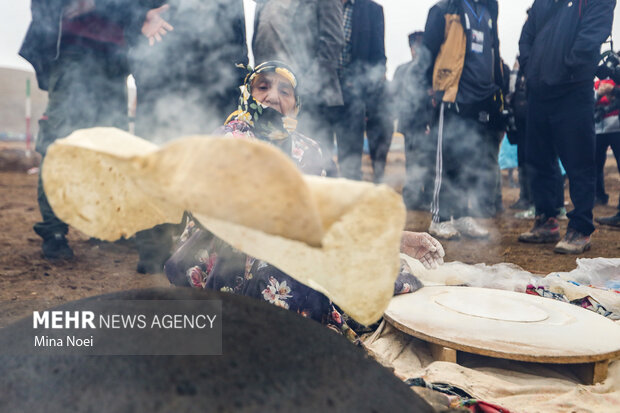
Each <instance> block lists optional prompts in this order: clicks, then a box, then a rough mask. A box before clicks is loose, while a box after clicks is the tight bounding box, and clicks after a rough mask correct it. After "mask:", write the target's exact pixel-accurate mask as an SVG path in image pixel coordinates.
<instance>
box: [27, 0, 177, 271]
mask: <svg viewBox="0 0 620 413" xmlns="http://www.w3.org/2000/svg"><path fill="white" fill-rule="evenodd" d="M122 3H123V4H121V2H119V1H110V0H73V1H61V0H55V1H48V0H45V1H44V0H33V1H32V4H31V8H32V22H31V23H30V27H29V28H28V32H27V33H26V37H25V39H24V41H23V43H22V47H21V49H20V51H19V54H20V55H21V56H23V57H24V58H25V59H26V60H28V61H29V62H30V63H31V64H32V66H33V67H34V69H35V71H36V74H37V81H38V84H39V88H41V89H42V90H47V91H48V104H47V109H46V110H45V115H44V117H43V118H42V119H41V121H40V130H39V136H38V137H37V144H36V149H37V151H38V152H39V153H41V155H42V156H43V157H45V153H46V152H47V147H48V146H49V145H50V144H52V143H53V142H54V141H55V140H56V139H59V138H64V137H65V136H67V135H69V134H70V133H71V132H73V131H74V130H76V129H82V128H90V127H94V126H114V127H118V128H122V129H127V127H128V119H127V91H126V83H127V76H128V74H129V68H128V65H127V60H126V58H127V56H126V51H127V50H126V44H127V43H126V39H127V37H128V36H131V35H132V33H136V34H139V33H140V31H142V34H143V35H144V36H146V37H148V38H149V39H153V40H152V41H154V39H155V37H157V38H158V39H161V35H163V34H165V33H166V32H167V31H168V30H170V29H171V27H170V26H169V25H168V24H167V22H166V21H165V20H163V19H161V17H160V16H159V14H160V13H161V12H162V11H163V10H161V9H157V10H150V11H149V10H148V8H145V7H141V6H140V5H139V4H138V3H137V2H122ZM125 3H126V4H125ZM76 173H79V171H76ZM37 200H38V203H39V209H40V211H41V216H42V218H43V220H42V221H41V222H38V223H36V224H35V225H34V231H35V232H36V233H37V234H38V235H39V236H40V237H41V238H43V245H42V250H43V256H44V257H45V258H47V259H69V258H72V257H73V251H72V249H71V247H69V244H68V243H67V239H66V235H67V232H68V229H69V228H68V226H67V224H65V223H64V222H62V221H61V220H60V219H58V217H56V215H55V214H54V211H53V210H52V208H51V207H50V205H49V203H48V201H47V197H46V196H45V192H44V190H43V185H42V182H41V176H40V175H39V182H38V187H37Z"/></svg>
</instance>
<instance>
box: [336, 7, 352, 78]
mask: <svg viewBox="0 0 620 413" xmlns="http://www.w3.org/2000/svg"><path fill="white" fill-rule="evenodd" d="M354 5H355V0H347V1H346V2H345V3H344V6H343V18H344V21H343V27H344V42H345V43H344V47H343V48H342V53H341V54H340V60H339V62H338V69H339V70H340V71H342V69H343V68H345V67H347V65H348V64H349V63H350V62H351V50H352V43H351V33H352V32H353V6H354Z"/></svg>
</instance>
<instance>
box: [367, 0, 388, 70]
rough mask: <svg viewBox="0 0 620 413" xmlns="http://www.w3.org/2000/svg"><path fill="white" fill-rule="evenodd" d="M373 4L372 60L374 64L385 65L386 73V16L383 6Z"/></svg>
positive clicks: (377, 65)
mask: <svg viewBox="0 0 620 413" xmlns="http://www.w3.org/2000/svg"><path fill="white" fill-rule="evenodd" d="M371 4H372V3H371ZM372 5H373V6H374V7H373V8H374V10H372V13H371V15H372V19H371V21H372V23H373V26H372V28H371V31H370V39H371V44H370V61H371V62H372V64H373V66H376V67H383V71H384V73H385V63H386V62H387V58H386V57H385V18H384V16H383V6H381V5H379V4H376V3H374V4H372Z"/></svg>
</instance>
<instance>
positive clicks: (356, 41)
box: [347, 0, 387, 84]
mask: <svg viewBox="0 0 620 413" xmlns="http://www.w3.org/2000/svg"><path fill="white" fill-rule="evenodd" d="M386 61H387V58H386V57H385V21H384V16H383V7H382V6H380V5H379V4H377V3H375V2H374V1H372V0H355V4H354V6H353V21H352V31H351V61H350V63H349V66H348V70H347V71H348V73H350V74H353V75H354V76H363V78H364V79H365V80H366V81H367V82H369V83H370V84H377V83H381V82H383V80H384V79H385V63H386Z"/></svg>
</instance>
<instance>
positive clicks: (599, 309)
mask: <svg viewBox="0 0 620 413" xmlns="http://www.w3.org/2000/svg"><path fill="white" fill-rule="evenodd" d="M525 292H526V293H527V294H531V295H538V296H541V297H546V298H552V299H554V300H558V301H563V302H565V303H570V304H574V305H578V306H579V307H582V308H585V309H586V310H590V311H593V312H595V313H597V314H600V315H602V316H604V317H610V316H617V315H614V314H613V313H612V312H611V311H608V310H607V309H606V308H605V307H603V306H602V305H601V304H600V303H599V302H598V301H596V300H595V299H594V298H592V297H591V296H589V295H588V296H586V297H582V298H578V299H575V300H572V301H571V300H569V299H568V298H567V297H566V296H565V295H564V294H560V293H555V292H553V291H550V290H549V289H547V288H545V287H543V286H538V287H536V286H534V285H533V284H528V286H527V289H526V290H525ZM614 318H615V317H614Z"/></svg>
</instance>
